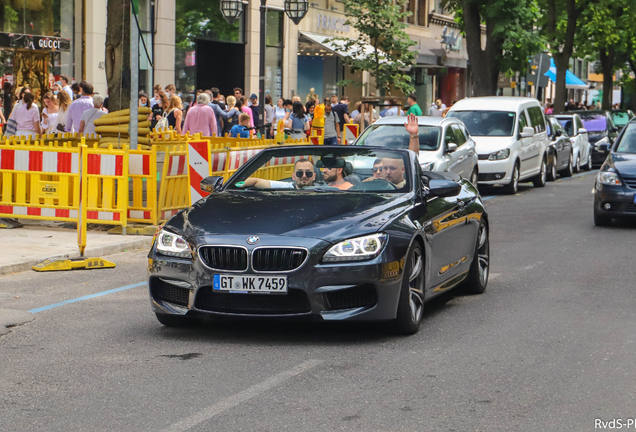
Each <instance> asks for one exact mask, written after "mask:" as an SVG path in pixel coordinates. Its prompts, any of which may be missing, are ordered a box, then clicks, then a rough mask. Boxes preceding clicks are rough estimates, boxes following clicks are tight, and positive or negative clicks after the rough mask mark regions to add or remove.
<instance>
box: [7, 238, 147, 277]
mask: <svg viewBox="0 0 636 432" xmlns="http://www.w3.org/2000/svg"><path fill="white" fill-rule="evenodd" d="M151 244H152V237H143V238H138V239H135V240H129V241H123V242H121V243H115V244H110V245H107V246H98V247H93V248H90V247H87V248H86V251H85V252H84V256H85V257H88V258H93V257H95V258H98V257H102V256H104V255H112V254H116V253H119V252H123V251H125V250H129V249H143V248H149V247H150V245H151ZM79 257H80V253H79V251H77V252H73V253H69V254H61V255H54V256H48V257H42V258H38V259H32V260H27V261H23V262H18V263H11V264H7V265H2V266H0V275H5V274H9V273H16V272H21V271H25V270H31V267H33V266H34V265H36V264H38V263H39V262H42V261H44V260H46V259H51V258H66V259H73V258H79Z"/></svg>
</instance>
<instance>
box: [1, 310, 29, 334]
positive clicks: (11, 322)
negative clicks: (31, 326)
mask: <svg viewBox="0 0 636 432" xmlns="http://www.w3.org/2000/svg"><path fill="white" fill-rule="evenodd" d="M34 319H35V315H33V314H32V313H31V312H26V311H21V310H15V309H0V336H3V335H6V334H8V333H9V332H10V331H11V330H9V329H10V328H12V327H15V326H19V325H22V324H24V323H27V322H29V321H33V320H34Z"/></svg>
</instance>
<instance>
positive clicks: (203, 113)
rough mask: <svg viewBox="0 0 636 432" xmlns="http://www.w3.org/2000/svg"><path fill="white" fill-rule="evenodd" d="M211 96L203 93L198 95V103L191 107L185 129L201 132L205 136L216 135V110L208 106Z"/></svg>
mask: <svg viewBox="0 0 636 432" xmlns="http://www.w3.org/2000/svg"><path fill="white" fill-rule="evenodd" d="M209 103H210V96H208V94H207V93H201V94H200V95H199V96H198V97H197V104H196V105H195V106H193V107H192V108H190V110H189V111H188V116H187V117H186V120H185V124H184V125H183V131H184V132H186V133H187V132H189V133H190V134H195V133H200V134H201V135H203V136H214V134H216V133H217V131H218V129H217V128H218V125H217V123H216V116H215V115H214V110H213V109H212V108H210V107H209V106H208V104H209Z"/></svg>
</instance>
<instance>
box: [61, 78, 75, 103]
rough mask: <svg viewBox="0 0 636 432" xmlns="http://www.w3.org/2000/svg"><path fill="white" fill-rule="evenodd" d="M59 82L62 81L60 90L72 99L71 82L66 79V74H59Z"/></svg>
mask: <svg viewBox="0 0 636 432" xmlns="http://www.w3.org/2000/svg"><path fill="white" fill-rule="evenodd" d="M60 82H61V83H62V91H65V92H66V94H67V95H68V97H69V98H70V99H71V101H72V100H73V89H71V84H70V82H69V80H68V75H60Z"/></svg>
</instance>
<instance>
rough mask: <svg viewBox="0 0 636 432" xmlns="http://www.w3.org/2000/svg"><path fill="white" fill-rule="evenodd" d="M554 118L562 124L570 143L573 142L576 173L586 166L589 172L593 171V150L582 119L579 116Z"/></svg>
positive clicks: (556, 116) (563, 115)
mask: <svg viewBox="0 0 636 432" xmlns="http://www.w3.org/2000/svg"><path fill="white" fill-rule="evenodd" d="M554 118H556V119H557V120H558V121H559V123H561V126H563V129H565V133H566V134H568V136H569V137H570V142H572V156H573V157H574V159H573V160H572V162H573V166H574V172H579V171H581V167H582V166H585V169H587V170H591V169H592V148H591V147H590V140H589V138H588V136H587V131H586V130H585V128H584V127H583V122H582V121H581V117H579V115H578V114H557V115H555V116H554Z"/></svg>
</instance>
